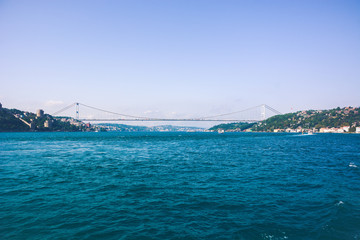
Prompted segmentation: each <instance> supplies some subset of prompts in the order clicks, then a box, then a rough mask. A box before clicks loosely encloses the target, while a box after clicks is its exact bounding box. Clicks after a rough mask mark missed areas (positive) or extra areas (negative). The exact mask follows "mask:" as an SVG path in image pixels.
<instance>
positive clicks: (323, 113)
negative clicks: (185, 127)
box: [210, 107, 360, 132]
mask: <svg viewBox="0 0 360 240" xmlns="http://www.w3.org/2000/svg"><path fill="white" fill-rule="evenodd" d="M344 126H349V127H350V128H349V132H354V131H355V128H356V127H360V108H354V107H345V108H335V109H330V110H307V111H299V112H295V113H287V114H282V115H276V116H273V117H271V118H268V119H266V120H264V121H261V122H257V123H256V124H249V123H248V124H247V125H246V124H245V123H230V124H220V125H217V126H214V127H212V128H210V130H215V131H216V130H218V129H224V130H225V131H244V130H251V131H258V132H273V131H274V130H284V131H285V130H286V129H287V130H288V131H289V130H295V129H304V130H314V129H315V130H319V129H321V128H340V127H344Z"/></svg>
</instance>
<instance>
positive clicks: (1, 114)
mask: <svg viewBox="0 0 360 240" xmlns="http://www.w3.org/2000/svg"><path fill="white" fill-rule="evenodd" d="M27 131H30V128H29V127H28V126H27V125H26V124H25V123H24V122H22V121H21V120H19V119H17V118H16V117H15V116H14V115H13V114H12V112H11V111H10V110H9V109H6V108H1V109H0V132H27Z"/></svg>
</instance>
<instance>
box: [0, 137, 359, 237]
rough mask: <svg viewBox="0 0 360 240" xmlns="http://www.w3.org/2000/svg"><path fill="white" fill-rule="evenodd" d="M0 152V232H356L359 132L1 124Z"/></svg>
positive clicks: (173, 234) (155, 234)
mask: <svg viewBox="0 0 360 240" xmlns="http://www.w3.org/2000/svg"><path fill="white" fill-rule="evenodd" d="M0 157H1V158H0V182H1V184H0V239H272V240H274V239H360V135H355V134H317V135H312V136H302V135H294V134H266V133H233V134H230V133H229V134H227V133H226V134H215V133H1V134H0ZM358 166H359V167H358Z"/></svg>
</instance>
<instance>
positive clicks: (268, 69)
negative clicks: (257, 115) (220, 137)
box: [0, 0, 360, 117]
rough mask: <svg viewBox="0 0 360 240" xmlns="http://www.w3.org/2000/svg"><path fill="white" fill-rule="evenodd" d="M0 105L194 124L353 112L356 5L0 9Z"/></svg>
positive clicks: (2, 1) (3, 4) (97, 4)
mask: <svg viewBox="0 0 360 240" xmlns="http://www.w3.org/2000/svg"><path fill="white" fill-rule="evenodd" d="M0 81H1V83H0V102H1V103H2V104H3V105H4V107H8V108H19V109H23V110H28V111H32V112H34V111H36V109H38V108H43V109H44V110H45V111H46V112H49V113H51V112H53V111H56V110H57V109H60V108H62V107H64V106H66V105H68V104H71V103H73V102H82V103H85V104H88V105H92V106H96V107H101V108H105V109H108V110H111V111H116V112H123V113H126V114H135V115H146V114H147V115H148V116H152V114H153V115H157V116H160V117H171V116H175V117H194V116H199V115H200V116H202V115H209V114H210V115H211V114H220V113H224V112H231V111H236V110H241V109H245V108H248V107H251V106H256V105H259V104H262V103H266V104H268V105H270V106H272V107H273V108H275V109H277V110H279V111H281V112H291V111H297V110H304V109H328V108H334V107H337V106H341V107H342V106H349V105H351V106H359V105H360V1H357V0H354V1H347V0H339V1H332V0H324V1H321V0H308V1H307V0H301V1H300V0H299V1H288V0H283V1H278V0H273V1H268V0H264V1H260V0H259V1H253V0H246V1H241V0H237V1H229V0H224V1H220V0H216V1H213V0H204V1H196V0H170V1H168V0H163V1H160V0H143V1H140V0H128V1H120V0H119V1H85V0H84V1H81V0H80V1H72V0H69V1H47V0H46V1H37V0H34V1H6V0H0Z"/></svg>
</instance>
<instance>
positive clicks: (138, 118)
mask: <svg viewBox="0 0 360 240" xmlns="http://www.w3.org/2000/svg"><path fill="white" fill-rule="evenodd" d="M79 105H81V106H84V107H86V108H90V109H93V110H97V111H101V112H104V113H110V114H114V115H118V116H121V117H126V118H121V119H83V120H87V121H101V120H102V121H115V120H116V121H258V120H255V119H254V118H252V119H242V120H239V119H238V120H236V119H234V120H226V119H214V118H218V117H223V116H228V115H233V114H237V113H243V112H247V111H251V110H254V109H259V108H263V109H264V110H265V108H266V109H268V110H270V111H272V112H273V113H275V114H281V113H280V112H279V111H277V110H275V109H274V108H272V107H269V106H268V105H266V104H262V105H258V106H255V107H251V108H247V109H244V110H240V111H235V112H230V113H224V114H218V115H212V116H205V117H197V118H184V119H167V118H149V117H143V116H134V115H128V114H122V113H117V112H112V111H108V110H105V109H102V108H97V107H93V106H89V105H86V104H83V103H78V102H76V103H73V104H70V105H69V106H66V107H64V108H62V109H60V110H59V111H57V112H55V113H53V115H58V114H60V113H62V112H64V111H66V110H68V109H69V108H71V107H73V106H76V118H77V119H78V118H79V117H78V116H79ZM262 114H264V115H265V112H264V113H262ZM128 118H129V119H128ZM262 120H263V119H262Z"/></svg>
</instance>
